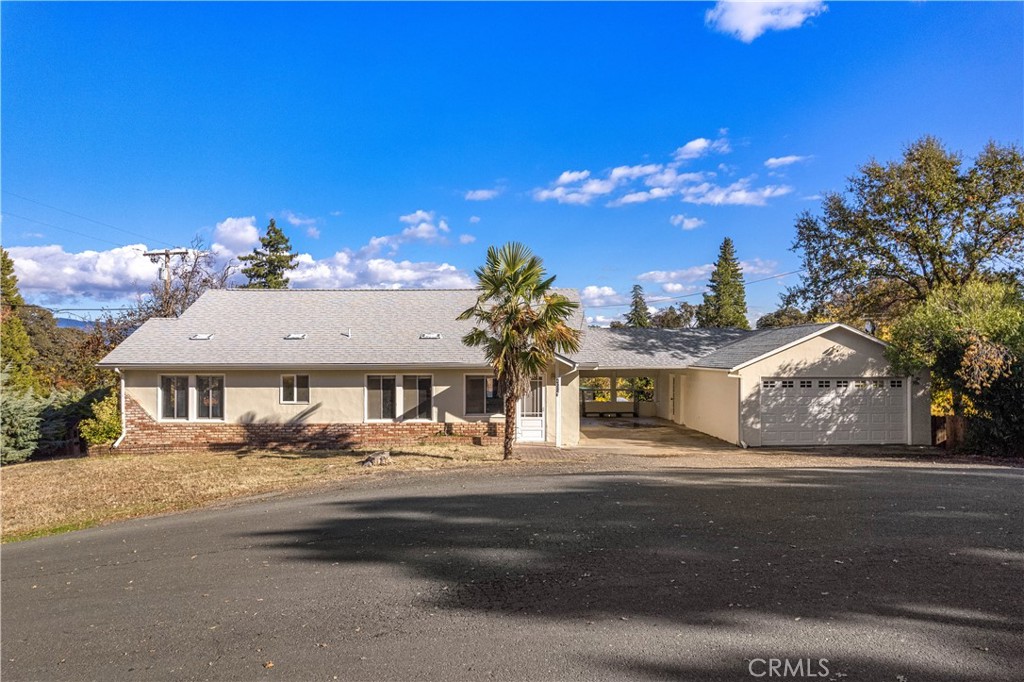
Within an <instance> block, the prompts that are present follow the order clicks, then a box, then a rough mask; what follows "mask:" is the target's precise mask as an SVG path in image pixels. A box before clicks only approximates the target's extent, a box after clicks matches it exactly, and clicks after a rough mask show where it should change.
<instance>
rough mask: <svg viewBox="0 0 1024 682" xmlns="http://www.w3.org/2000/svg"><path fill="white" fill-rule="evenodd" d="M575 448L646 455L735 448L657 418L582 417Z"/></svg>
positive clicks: (698, 432) (667, 454)
mask: <svg viewBox="0 0 1024 682" xmlns="http://www.w3.org/2000/svg"><path fill="white" fill-rule="evenodd" d="M579 447H580V448H581V449H586V450H588V451H596V452H608V453H612V452H614V453H620V454H634V455H648V456H670V455H680V454H687V453H689V452H695V453H707V451H708V450H723V451H733V450H735V449H736V446H735V445H732V444H731V443H726V442H725V441H724V440H719V439H718V438H715V437H713V436H709V435H707V434H705V433H701V432H700V431H695V430H694V429H690V428H687V427H685V426H683V425H681V424H674V423H672V422H671V421H669V420H667V419H660V418H658V417H613V418H609V417H597V418H595V417H585V418H583V419H581V420H580V443H579Z"/></svg>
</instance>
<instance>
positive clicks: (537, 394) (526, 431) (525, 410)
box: [516, 377, 545, 443]
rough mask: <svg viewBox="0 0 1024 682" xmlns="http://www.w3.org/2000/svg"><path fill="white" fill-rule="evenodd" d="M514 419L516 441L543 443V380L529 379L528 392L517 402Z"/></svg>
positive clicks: (537, 378) (538, 378)
mask: <svg viewBox="0 0 1024 682" xmlns="http://www.w3.org/2000/svg"><path fill="white" fill-rule="evenodd" d="M518 409H519V414H518V416H517V418H516V440H518V441H519V442H521V443H543V442H544V440H545V438H544V380H543V379H541V378H540V377H534V378H533V379H530V390H529V391H528V392H527V393H526V395H524V396H523V397H522V399H520V400H519V403H518Z"/></svg>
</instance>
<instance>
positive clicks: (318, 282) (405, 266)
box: [289, 251, 474, 289]
mask: <svg viewBox="0 0 1024 682" xmlns="http://www.w3.org/2000/svg"><path fill="white" fill-rule="evenodd" d="M296 260H297V264H298V267H297V268H296V269H295V270H294V271H292V273H290V274H289V278H290V279H291V282H292V286H293V287H295V288H297V289H310V288H317V289H335V288H382V289H397V288H402V287H423V288H430V289H466V288H471V287H472V286H473V284H474V282H473V281H472V280H471V279H470V277H469V276H468V275H467V274H466V273H464V272H463V271H461V270H459V269H458V268H456V267H455V266H454V265H450V264H448V263H433V262H414V261H409V260H402V261H395V260H392V259H388V258H366V259H364V258H361V257H359V255H358V254H353V253H351V252H349V251H339V252H337V253H335V254H334V255H333V256H331V257H329V258H324V259H321V260H315V259H314V258H313V257H312V256H310V255H309V254H300V255H299V257H298V258H297V259H296Z"/></svg>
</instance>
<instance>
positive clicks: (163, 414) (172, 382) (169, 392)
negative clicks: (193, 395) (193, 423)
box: [160, 376, 188, 419]
mask: <svg viewBox="0 0 1024 682" xmlns="http://www.w3.org/2000/svg"><path fill="white" fill-rule="evenodd" d="M160 418H161V419H188V377H187V376H161V377H160Z"/></svg>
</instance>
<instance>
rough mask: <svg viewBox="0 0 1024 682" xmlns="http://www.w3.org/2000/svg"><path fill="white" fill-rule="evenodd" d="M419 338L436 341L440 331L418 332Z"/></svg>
mask: <svg viewBox="0 0 1024 682" xmlns="http://www.w3.org/2000/svg"><path fill="white" fill-rule="evenodd" d="M420 338H421V339H430V340H431V341H437V340H438V339H440V338H441V332H428V333H425V334H420Z"/></svg>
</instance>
